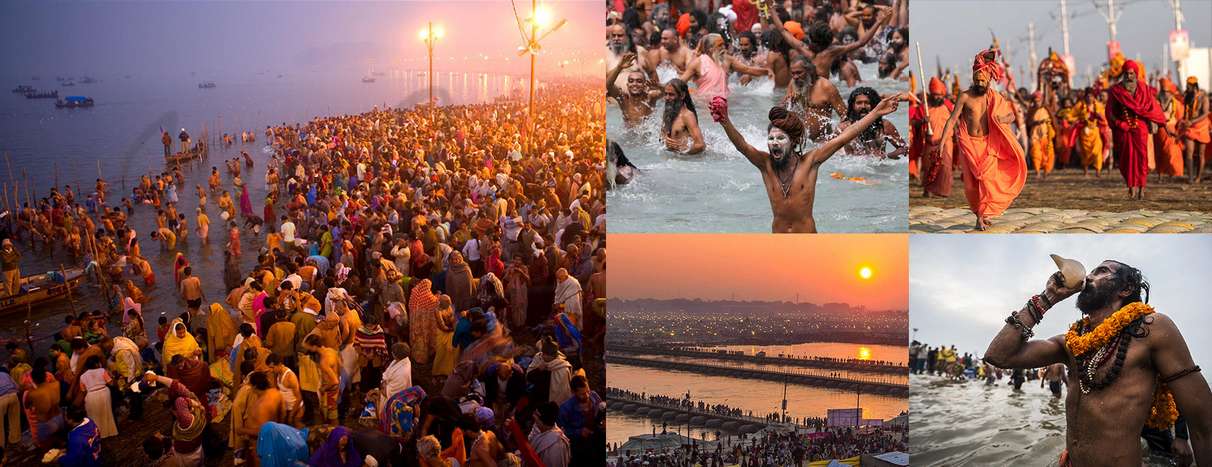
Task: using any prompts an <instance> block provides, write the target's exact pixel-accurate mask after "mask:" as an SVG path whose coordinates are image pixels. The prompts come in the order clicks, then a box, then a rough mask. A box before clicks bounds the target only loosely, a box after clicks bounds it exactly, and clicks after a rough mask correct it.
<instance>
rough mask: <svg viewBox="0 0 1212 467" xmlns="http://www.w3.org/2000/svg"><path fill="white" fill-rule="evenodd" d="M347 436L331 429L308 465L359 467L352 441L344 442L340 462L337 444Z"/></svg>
mask: <svg viewBox="0 0 1212 467" xmlns="http://www.w3.org/2000/svg"><path fill="white" fill-rule="evenodd" d="M349 434H350V432H349V429H348V428H345V427H343V426H338V427H336V428H333V430H332V433H330V434H329V435H328V440H326V441H324V445H323V446H320V449H317V450H316V452H315V454H312V455H311V460H310V461H309V462H308V464H309V465H311V466H313V467H361V465H362V456H361V455H360V454H358V448H357V447H354V443H353V439H347V440H346V442H345V460H344V461H341V448H339V447H338V446H339V444H338V443H340V441H341V438H342V437H348V436H349ZM460 465H462V464H460Z"/></svg>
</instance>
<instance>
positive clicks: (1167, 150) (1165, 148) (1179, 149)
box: [1153, 96, 1187, 177]
mask: <svg viewBox="0 0 1212 467" xmlns="http://www.w3.org/2000/svg"><path fill="white" fill-rule="evenodd" d="M1186 115H1187V114H1186V112H1184V110H1183V103H1182V101H1181V100H1179V99H1177V98H1175V97H1174V96H1170V111H1169V112H1166V125H1165V128H1162V129H1159V130H1158V131H1157V133H1154V134H1153V147H1154V148H1155V151H1156V152H1157V154H1156V157H1157V172H1158V173H1160V174H1162V175H1174V176H1176V177H1181V176H1183V140H1182V138H1181V137H1175V136H1171V135H1170V132H1171V131H1175V129H1174V125H1175V124H1176V123H1177V122H1178V120H1181V119H1183V118H1185V117H1186ZM1180 136H1181V135H1180Z"/></svg>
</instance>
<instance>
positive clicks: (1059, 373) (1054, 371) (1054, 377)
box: [1039, 363, 1066, 398]
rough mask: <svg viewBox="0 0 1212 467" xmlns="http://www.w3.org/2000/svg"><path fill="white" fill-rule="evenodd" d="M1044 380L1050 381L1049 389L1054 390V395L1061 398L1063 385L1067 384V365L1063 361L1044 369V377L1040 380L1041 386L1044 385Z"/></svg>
mask: <svg viewBox="0 0 1212 467" xmlns="http://www.w3.org/2000/svg"><path fill="white" fill-rule="evenodd" d="M1044 382H1047V383H1048V390H1049V391H1052V397H1055V398H1060V396H1061V386H1062V385H1064V384H1066V381H1065V365H1064V364H1063V363H1053V364H1051V365H1048V368H1046V369H1044V377H1043V378H1040V380H1039V387H1041V388H1042V387H1044Z"/></svg>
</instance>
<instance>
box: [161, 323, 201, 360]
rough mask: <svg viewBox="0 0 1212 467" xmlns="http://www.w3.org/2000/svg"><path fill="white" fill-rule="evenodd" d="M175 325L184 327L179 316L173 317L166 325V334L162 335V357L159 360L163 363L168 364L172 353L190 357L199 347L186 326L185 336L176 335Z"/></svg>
mask: <svg viewBox="0 0 1212 467" xmlns="http://www.w3.org/2000/svg"><path fill="white" fill-rule="evenodd" d="M177 326H181V327H185V323H184V322H182V321H181V318H177V319H174V320H173V321H172V323H170V324H169V326H168V334H165V335H164V350H163V352H164V358H163V359H162V362H161V363H162V364H164V365H168V362H171V361H172V359H173V356H174V355H183V356H185V357H191V356H193V354H194V352H195V351H197V350H200V349H201V347H198V341H196V340H194V336H193V334H190V333H189V329H188V328H186V331H185V337H177Z"/></svg>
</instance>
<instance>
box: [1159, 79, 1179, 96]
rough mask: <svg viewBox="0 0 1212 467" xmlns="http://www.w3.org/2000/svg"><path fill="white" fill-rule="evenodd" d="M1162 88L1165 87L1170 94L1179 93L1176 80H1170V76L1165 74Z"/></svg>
mask: <svg viewBox="0 0 1212 467" xmlns="http://www.w3.org/2000/svg"><path fill="white" fill-rule="evenodd" d="M1161 88H1162V89H1165V90H1166V92H1168V93H1170V94H1178V86H1175V85H1174V82H1173V81H1170V78H1167V77H1165V76H1163V77H1162V79H1161Z"/></svg>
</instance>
